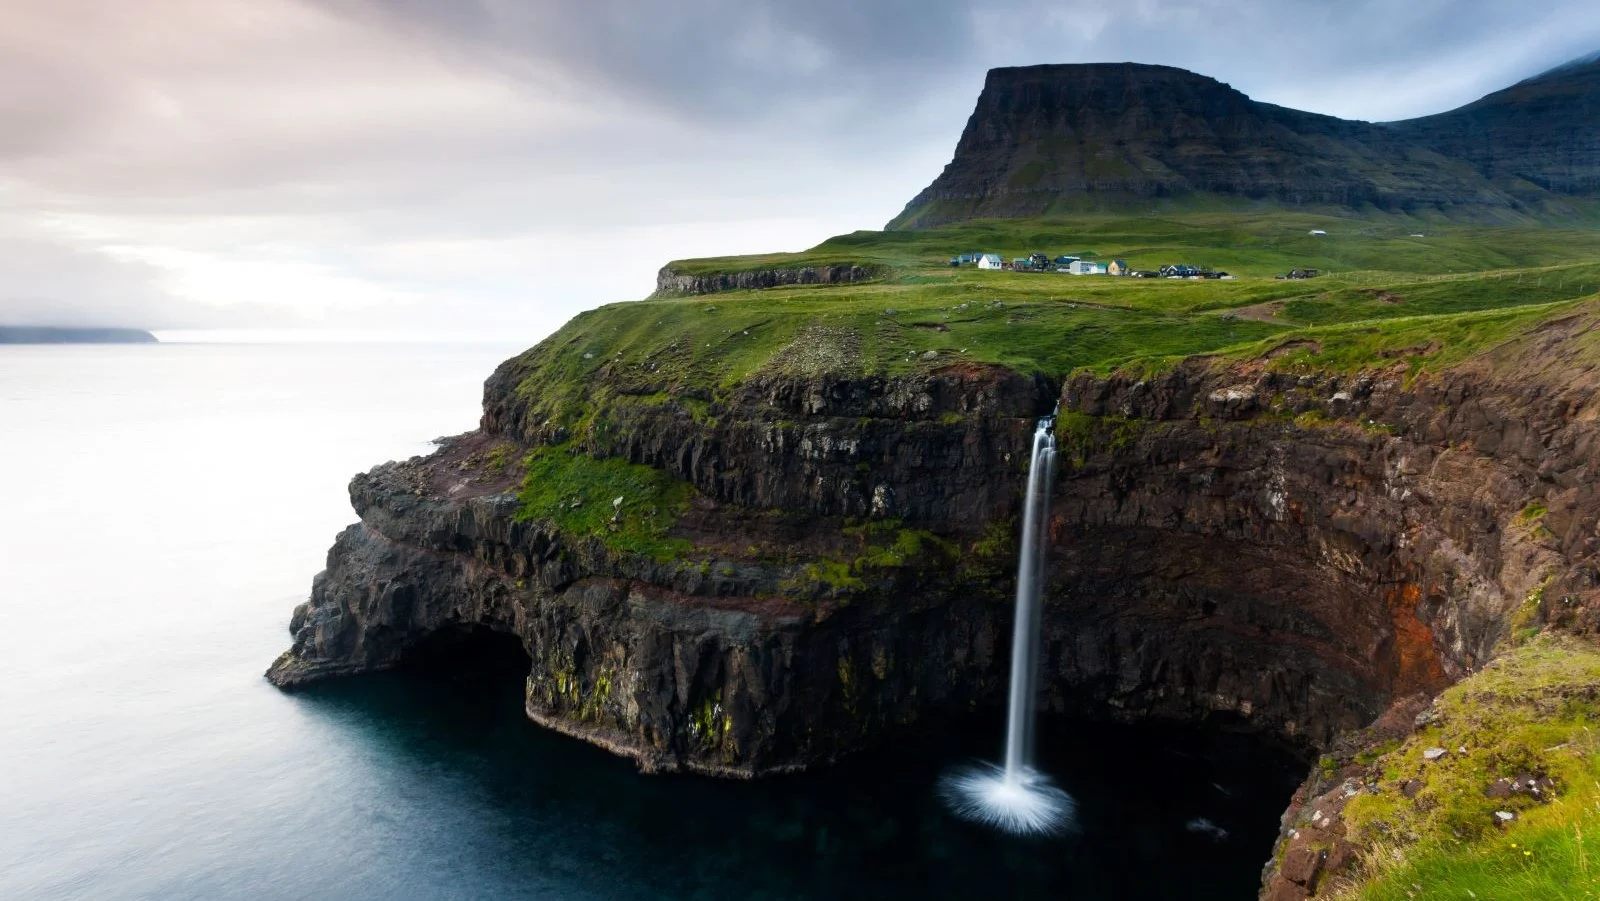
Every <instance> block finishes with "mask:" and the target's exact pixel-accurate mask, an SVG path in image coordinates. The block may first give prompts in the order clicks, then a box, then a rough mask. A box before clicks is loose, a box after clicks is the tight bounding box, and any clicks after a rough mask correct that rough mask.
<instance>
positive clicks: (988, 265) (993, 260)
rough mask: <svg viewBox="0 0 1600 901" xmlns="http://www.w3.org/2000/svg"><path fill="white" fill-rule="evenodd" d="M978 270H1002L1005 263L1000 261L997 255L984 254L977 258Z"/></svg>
mask: <svg viewBox="0 0 1600 901" xmlns="http://www.w3.org/2000/svg"><path fill="white" fill-rule="evenodd" d="M978 268H979V269H1004V268H1006V261H1005V260H1003V259H1001V257H1000V254H998V253H986V254H984V255H983V256H980V257H978Z"/></svg>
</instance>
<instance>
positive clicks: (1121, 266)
mask: <svg viewBox="0 0 1600 901" xmlns="http://www.w3.org/2000/svg"><path fill="white" fill-rule="evenodd" d="M1106 274H1107V275H1127V274H1128V264H1127V263H1124V262H1122V261H1121V260H1112V261H1111V265H1109V266H1107V267H1106Z"/></svg>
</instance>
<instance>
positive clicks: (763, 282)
mask: <svg viewBox="0 0 1600 901" xmlns="http://www.w3.org/2000/svg"><path fill="white" fill-rule="evenodd" d="M878 274H879V273H878V270H877V269H875V268H873V267H871V266H858V265H856V264H854V263H838V264H834V265H825V266H799V267H794V268H789V269H751V270H746V271H743V272H711V273H705V274H695V273H689V272H679V271H678V270H676V269H673V268H672V267H671V266H663V267H661V271H660V272H658V273H656V293H655V296H657V297H678V296H682V295H686V294H715V293H717V292H718V291H741V290H752V289H757V288H777V287H780V286H782V285H843V284H848V283H851V282H864V281H866V280H868V279H872V278H877V277H878Z"/></svg>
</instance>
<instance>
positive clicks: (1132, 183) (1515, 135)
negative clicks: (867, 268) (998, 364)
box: [889, 63, 1600, 228]
mask: <svg viewBox="0 0 1600 901" xmlns="http://www.w3.org/2000/svg"><path fill="white" fill-rule="evenodd" d="M1593 70H1594V66H1593V64H1591V65H1590V66H1589V67H1587V68H1585V67H1581V66H1580V67H1575V68H1572V69H1568V70H1561V71H1558V72H1556V73H1552V74H1550V75H1548V76H1546V78H1545V79H1543V80H1541V81H1539V82H1538V83H1537V84H1529V83H1525V84H1524V85H1519V86H1517V87H1516V88H1512V89H1510V90H1508V91H1504V92H1501V93H1499V94H1495V95H1491V96H1490V97H1488V98H1485V99H1484V100H1482V101H1479V102H1478V103H1477V104H1474V105H1472V106H1468V107H1464V108H1463V109H1461V110H1457V111H1455V112H1453V113H1446V114H1443V115H1441V116H1434V117H1429V118H1426V119H1418V120H1412V121H1409V122H1397V123H1389V124H1387V125H1374V124H1371V123H1367V122H1354V121H1346V120H1341V119H1337V118H1334V117H1331V116H1320V115H1316V114H1312V113H1305V112H1300V111H1298V110H1292V109H1286V108H1284V107H1279V106H1273V105H1271V104H1265V103H1259V102H1256V101H1254V100H1251V99H1250V98H1249V97H1246V96H1245V95H1244V94H1242V93H1240V92H1238V91H1236V90H1234V89H1233V88H1231V87H1229V86H1228V85H1225V84H1223V83H1221V82H1218V81H1216V80H1214V79H1210V78H1206V77H1204V76H1201V75H1196V74H1194V73H1191V72H1187V71H1184V70H1182V69H1174V68H1170V67H1166V66H1146V65H1138V64H1134V63H1117V64H1093V65H1052V66H1029V67H1024V68H1008V69H995V70H992V71H990V73H989V75H988V78H987V79H986V81H985V83H984V88H983V92H982V93H981V94H980V95H979V98H978V103H977V107H976V108H975V109H974V110H973V113H972V116H971V118H970V119H969V120H968V121H967V127H966V130H965V131H963V132H962V135H961V139H960V142H959V143H958V144H957V146H956V152H955V157H954V159H952V160H951V162H950V164H949V165H948V166H946V167H945V169H944V172H943V173H941V174H940V175H939V177H938V178H936V179H935V180H934V182H933V183H932V184H931V185H929V186H928V187H927V188H926V189H925V190H924V191H923V192H922V193H921V194H919V195H917V197H916V198H914V199H913V200H912V201H911V203H910V204H908V205H907V206H906V209H905V210H904V211H903V212H902V213H901V214H900V216H898V217H897V218H896V219H895V220H894V221H893V222H891V223H890V225H889V227H890V228H907V227H926V226H934V225H939V224H944V223H949V222H954V221H961V220H965V219H974V218H996V217H1001V218H1003V217H1017V216H1040V215H1048V214H1052V213H1067V212H1074V211H1085V210H1099V209H1110V210H1118V209H1121V210H1130V211H1137V212H1140V213H1144V212H1147V211H1148V210H1149V209H1150V207H1151V206H1152V204H1153V203H1154V204H1157V205H1159V204H1163V203H1179V204H1182V203H1184V202H1186V201H1187V200H1189V199H1193V198H1209V200H1206V201H1204V202H1207V203H1212V204H1215V203H1216V202H1219V201H1220V202H1223V203H1228V202H1233V203H1244V204H1266V205H1274V206H1288V207H1296V208H1302V207H1310V208H1322V209H1338V208H1344V209H1378V210H1385V211H1390V212H1405V213H1413V214H1441V213H1442V214H1446V215H1452V216H1463V217H1468V218H1473V219H1480V220H1491V221H1494V220H1510V219H1516V218H1519V217H1529V216H1532V217H1539V216H1549V215H1555V216H1570V215H1578V214H1580V211H1579V207H1577V206H1574V204H1573V199H1574V198H1589V199H1593V198H1595V197H1596V196H1600V195H1597V189H1596V179H1597V178H1600V157H1597V156H1596V151H1595V140H1596V139H1595V137H1594V136H1595V134H1596V133H1597V124H1600V118H1597V110H1596V108H1595V104H1596V103H1597V102H1600V90H1597V88H1596V83H1595V80H1594V79H1595V76H1594V74H1593Z"/></svg>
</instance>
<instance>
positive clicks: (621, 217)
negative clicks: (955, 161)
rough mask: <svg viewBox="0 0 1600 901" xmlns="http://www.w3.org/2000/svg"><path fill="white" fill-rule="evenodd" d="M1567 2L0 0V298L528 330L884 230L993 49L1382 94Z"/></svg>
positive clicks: (949, 131) (998, 58)
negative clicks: (694, 260)
mask: <svg viewBox="0 0 1600 901" xmlns="http://www.w3.org/2000/svg"><path fill="white" fill-rule="evenodd" d="M1590 6H1591V4H1589V3H1586V2H1585V3H1577V2H1566V0H1556V2H1551V3H1547V4H1544V5H1542V6H1540V5H1538V4H1532V5H1530V4H1529V3H1526V2H1523V3H1511V2H1506V0H1477V2H1471V3H1461V2H1450V3H1446V2H1442V0H1419V2H1416V3H1410V4H1406V5H1404V6H1403V7H1400V8H1395V5H1394V4H1392V3H1388V2H1378V0H1358V2H1353V3H1348V4H1339V5H1331V4H1327V3H1325V2H1322V0H1287V2H1285V0H1271V2H1269V0H1217V2H1206V3H1202V2H1196V0H1133V2H1118V3H1112V2H1109V0H1101V2H1088V0H1068V2H1043V0H977V2H965V3H964V2H954V0H883V2H864V0H785V2H779V0H745V2H735V0H687V2H680V3H674V4H671V5H670V7H667V6H666V5H664V4H659V3H646V2H639V0H539V2H514V0H145V2H142V3H139V4H111V5H108V4H105V3H102V2H99V0H10V2H9V3H8V10H7V15H6V16H5V17H3V18H0V173H4V175H3V176H0V200H3V201H4V204H5V205H4V210H5V213H4V217H3V219H0V233H3V234H4V237H0V266H7V265H10V266H13V267H16V268H15V269H14V270H13V272H12V274H11V278H10V281H11V282H12V286H11V288H10V289H8V290H6V291H0V320H15V319H18V318H19V317H23V316H27V317H37V316H40V315H47V314H50V311H51V310H52V309H53V310H55V311H58V312H57V315H59V316H62V317H68V316H70V317H71V318H72V319H73V321H89V320H93V319H95V318H97V317H98V318H99V319H101V320H104V321H106V322H108V323H109V322H112V321H113V320H114V321H115V322H116V323H118V324H143V323H145V322H146V321H148V323H149V324H156V325H162V326H182V325H207V326H216V325H242V324H248V323H251V322H256V323H260V324H263V325H294V324H310V325H330V326H337V327H341V328H344V327H363V326H372V327H382V326H390V325H393V326H404V327H429V326H444V325H451V326H461V325H464V324H466V323H471V324H472V325H473V327H476V326H477V325H480V324H482V325H486V326H493V325H495V324H506V325H507V326H508V327H512V328H515V329H517V330H519V332H526V333H529V334H531V333H534V332H538V331H540V330H548V329H550V328H553V327H555V326H556V325H558V324H559V323H560V322H561V321H562V320H564V319H565V318H567V317H568V316H570V315H571V314H572V313H574V312H576V311H577V310H579V309H582V308H585V307H588V306H593V305H595V304H597V303H601V302H605V301H610V300H618V299H626V298H632V297H639V296H642V295H643V294H645V293H647V292H648V291H649V290H650V289H651V287H652V276H653V273H654V271H655V270H656V268H657V267H659V266H660V265H661V264H662V263H664V262H666V261H667V260H669V259H672V258H674V257H681V256H689V255H712V254H727V253H737V252H754V251H760V250H774V249H801V248H803V247H806V246H809V245H811V244H813V243H815V242H816V241H818V240H821V239H822V238H824V237H826V236H827V235H829V234H834V233H838V232H843V231H849V230H852V229H855V228H864V227H874V226H876V225H877V224H879V223H882V222H884V221H886V220H887V219H888V218H890V217H891V216H892V215H894V214H895V213H896V212H898V210H899V209H900V208H901V206H902V205H903V204H904V203H905V201H906V200H907V199H908V198H910V197H911V196H912V195H914V194H915V193H916V192H917V191H918V190H920V189H921V188H922V187H923V186H924V185H925V184H926V183H927V182H928V181H930V180H931V179H932V178H933V176H934V175H935V174H937V172H938V171H939V169H940V167H941V166H942V165H943V164H944V163H945V162H946V161H947V160H948V159H949V155H950V152H951V150H952V148H953V147H954V144H955V139H956V137H957V136H958V135H959V133H960V130H961V128H962V126H963V124H964V123H965V120H966V117H967V115H968V113H969V112H970V110H971V108H972V104H973V101H974V100H975V99H976V95H977V91H978V89H979V87H980V86H981V84H982V81H983V75H984V72H985V71H986V70H987V69H988V68H989V67H991V66H997V65H1019V64H1029V63H1037V62H1088V61H1104V60H1120V59H1132V60H1136V61H1143V62H1161V63H1167V64H1171V65H1179V66H1183V67H1186V68H1190V69H1194V70H1196V71H1200V72H1203V73H1205V74H1208V75H1212V76H1214V77H1217V78H1220V79H1222V80H1224V81H1227V82H1229V83H1231V84H1233V85H1234V86H1235V87H1238V88H1240V89H1241V90H1244V91H1246V92H1247V93H1250V94H1251V95H1252V96H1255V97H1257V98H1258V99H1262V100H1267V101H1269V102H1275V103H1282V104H1286V105H1294V106H1299V107H1301V108H1306V109H1312V110H1315V111H1319V112H1329V113H1334V114H1338V115H1344V116H1352V117H1362V118H1372V119H1382V118H1396V117H1402V116H1408V115H1414V114H1420V113H1426V112H1433V111H1438V110H1442V109H1444V108H1448V107H1451V106H1454V105H1457V104H1459V103H1462V102H1466V101H1468V100H1471V99H1473V98H1474V97H1476V96H1478V95H1480V94H1482V93H1485V92H1487V91H1488V90H1492V89H1494V88H1498V87H1502V86H1504V85H1508V84H1510V83H1512V82H1514V81H1516V80H1518V79H1519V78H1521V77H1524V76H1526V75H1528V74H1531V73H1533V72H1536V71H1539V70H1541V69H1544V68H1547V67H1548V66H1550V65H1554V64H1556V63H1558V62H1560V61H1562V60H1563V59H1565V58H1569V57H1572V56H1576V55H1578V54H1579V53H1582V52H1586V51H1589V50H1592V49H1594V47H1595V46H1600V12H1596V11H1595V10H1592V9H1590ZM130 317H132V319H131V320H130ZM140 317H145V318H144V319H140ZM63 321H65V319H63Z"/></svg>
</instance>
